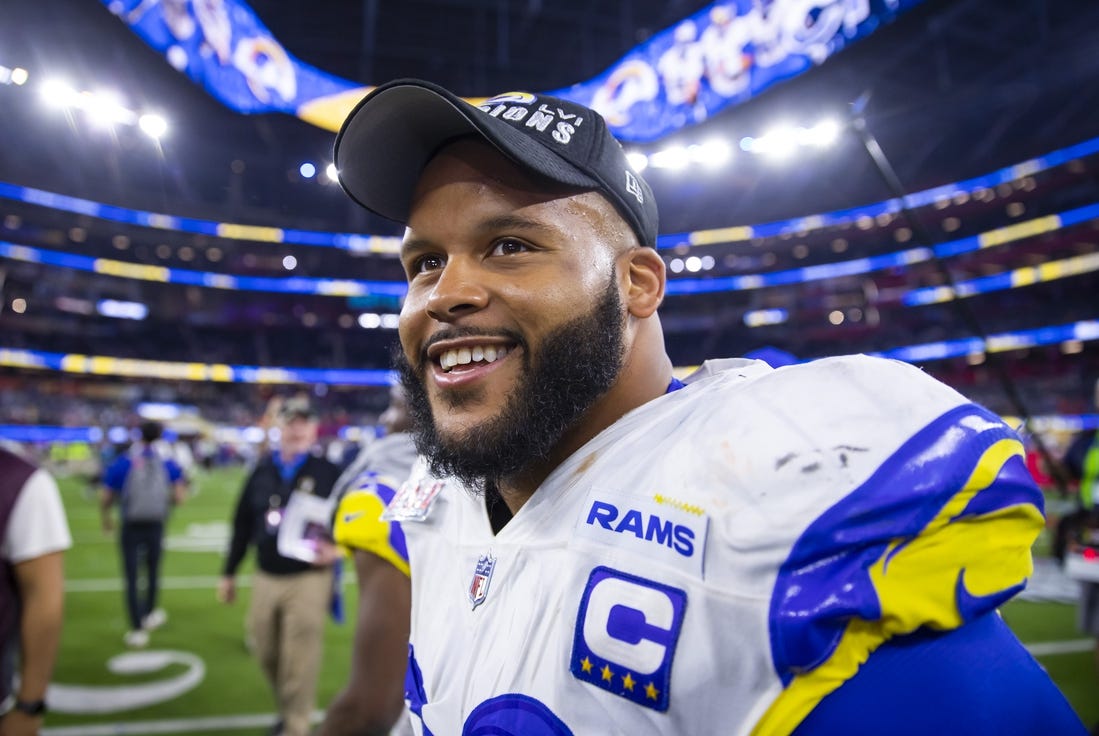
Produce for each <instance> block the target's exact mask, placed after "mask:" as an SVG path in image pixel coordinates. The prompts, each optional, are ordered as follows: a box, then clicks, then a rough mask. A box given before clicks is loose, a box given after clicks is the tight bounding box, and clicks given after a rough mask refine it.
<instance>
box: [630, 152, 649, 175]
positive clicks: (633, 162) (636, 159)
mask: <svg viewBox="0 0 1099 736" xmlns="http://www.w3.org/2000/svg"><path fill="white" fill-rule="evenodd" d="M626 160H627V161H629V162H630V166H632V167H633V170H634V171H636V172H637V173H639V174H640V173H641V172H642V171H644V170H645V169H647V168H648V167H649V157H648V156H646V155H645V154H643V153H640V152H638V151H630V152H629V153H627V154H626Z"/></svg>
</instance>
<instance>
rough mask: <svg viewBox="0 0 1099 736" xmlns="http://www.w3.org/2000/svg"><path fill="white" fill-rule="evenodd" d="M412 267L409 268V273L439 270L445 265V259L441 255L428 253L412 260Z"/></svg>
mask: <svg viewBox="0 0 1099 736" xmlns="http://www.w3.org/2000/svg"><path fill="white" fill-rule="evenodd" d="M411 265H412V268H411V269H409V273H411V274H412V275H416V274H418V273H427V272H428V271H437V270H438V269H440V268H442V267H443V259H442V257H440V256H434V255H428V256H420V257H419V258H417V259H416V260H414V261H413V262H412V264H411Z"/></svg>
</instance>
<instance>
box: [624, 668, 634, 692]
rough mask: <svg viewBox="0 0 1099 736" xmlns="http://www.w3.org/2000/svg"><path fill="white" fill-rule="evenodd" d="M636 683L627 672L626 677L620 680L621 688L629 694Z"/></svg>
mask: <svg viewBox="0 0 1099 736" xmlns="http://www.w3.org/2000/svg"><path fill="white" fill-rule="evenodd" d="M636 682H637V680H635V679H633V678H632V677H630V673H629V672H627V673H626V675H625V676H624V677H623V678H622V687H624V688H626V689H627V690H629V691H630V692H633V686H634V683H636Z"/></svg>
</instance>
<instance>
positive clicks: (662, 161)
mask: <svg viewBox="0 0 1099 736" xmlns="http://www.w3.org/2000/svg"><path fill="white" fill-rule="evenodd" d="M690 162H691V155H690V154H689V153H688V152H687V149H686V148H684V147H683V146H672V147H671V148H665V149H664V150H663V151H657V152H656V153H654V154H652V155H651V156H649V165H650V166H652V167H653V168H656V169H672V170H675V171H679V170H680V169H685V168H687V164H689V163H690Z"/></svg>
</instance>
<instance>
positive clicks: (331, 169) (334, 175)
mask: <svg viewBox="0 0 1099 736" xmlns="http://www.w3.org/2000/svg"><path fill="white" fill-rule="evenodd" d="M324 173H326V174H328V178H329V179H331V180H332V181H336V182H338V181H339V180H340V171H339V169H337V168H336V164H328V166H326V167H325V168H324Z"/></svg>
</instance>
